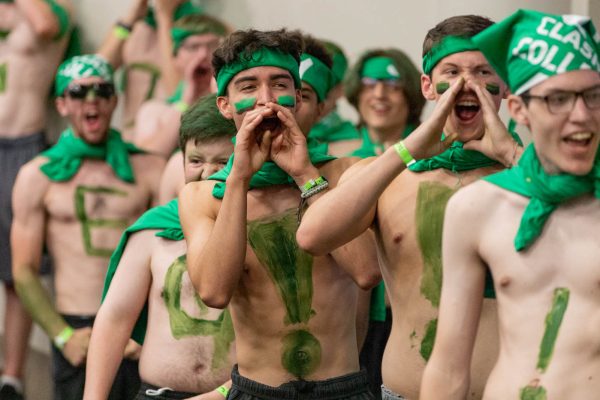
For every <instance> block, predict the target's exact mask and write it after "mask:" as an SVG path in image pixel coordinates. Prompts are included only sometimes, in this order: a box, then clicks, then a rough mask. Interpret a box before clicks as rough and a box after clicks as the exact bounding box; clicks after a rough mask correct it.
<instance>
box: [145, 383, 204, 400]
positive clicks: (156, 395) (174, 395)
mask: <svg viewBox="0 0 600 400" xmlns="http://www.w3.org/2000/svg"><path fill="white" fill-rule="evenodd" d="M198 394H199V393H189V392H178V391H176V390H170V389H168V388H159V387H158V386H154V385H151V384H149V383H146V382H142V384H141V385H140V390H139V392H138V394H137V396H136V397H135V400H180V399H189V398H190V397H194V396H198Z"/></svg>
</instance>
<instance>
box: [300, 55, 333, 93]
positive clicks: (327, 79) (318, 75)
mask: <svg viewBox="0 0 600 400" xmlns="http://www.w3.org/2000/svg"><path fill="white" fill-rule="evenodd" d="M300 60H301V61H300V79H301V80H302V81H304V82H306V83H308V84H309V85H310V86H312V88H313V90H314V91H315V93H316V94H317V98H318V99H319V103H322V102H323V101H324V100H325V99H326V98H327V93H329V90H330V89H331V87H332V81H333V74H332V72H331V70H330V69H329V68H328V67H327V65H325V64H324V63H323V62H322V61H321V60H319V59H318V58H316V57H313V56H311V55H310V54H306V53H303V54H302V55H301V56H300Z"/></svg>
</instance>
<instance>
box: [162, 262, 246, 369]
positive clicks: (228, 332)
mask: <svg viewBox="0 0 600 400" xmlns="http://www.w3.org/2000/svg"><path fill="white" fill-rule="evenodd" d="M186 270H187V263H186V256H185V254H184V255H182V256H180V257H178V258H177V259H175V261H173V263H172V264H171V265H170V266H169V268H168V270H167V273H166V275H165V284H164V287H163V291H162V297H163V299H164V301H165V305H166V307H167V312H168V314H169V325H170V327H171V333H172V335H173V337H174V338H175V339H177V340H179V339H181V338H183V337H187V336H212V337H213V338H214V352H213V360H212V365H211V368H212V369H213V370H215V369H217V368H221V367H222V366H224V365H225V363H226V362H227V357H228V355H229V349H230V347H231V343H232V342H233V340H234V339H235V336H234V332H233V324H232V322H231V315H230V314H229V311H228V310H224V311H223V312H222V313H221V315H220V316H219V318H218V319H216V320H204V319H198V318H193V317H191V316H190V315H189V314H188V313H186V312H185V310H183V309H182V308H181V287H182V279H183V274H184V273H185V272H186ZM194 300H195V302H196V304H200V305H201V306H199V309H200V315H201V316H203V315H206V314H207V312H208V307H207V306H206V305H205V304H204V303H202V300H201V299H200V297H199V296H198V294H197V293H194Z"/></svg>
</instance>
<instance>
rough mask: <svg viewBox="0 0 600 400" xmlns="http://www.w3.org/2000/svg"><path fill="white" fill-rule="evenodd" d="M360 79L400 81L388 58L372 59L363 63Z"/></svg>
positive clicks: (398, 74)
mask: <svg viewBox="0 0 600 400" xmlns="http://www.w3.org/2000/svg"><path fill="white" fill-rule="evenodd" d="M360 76H361V78H372V79H400V78H401V76H400V72H398V68H396V65H395V64H394V60H392V59H391V58H390V57H372V58H369V59H368V60H366V61H365V63H364V64H363V67H362V71H361V72H360Z"/></svg>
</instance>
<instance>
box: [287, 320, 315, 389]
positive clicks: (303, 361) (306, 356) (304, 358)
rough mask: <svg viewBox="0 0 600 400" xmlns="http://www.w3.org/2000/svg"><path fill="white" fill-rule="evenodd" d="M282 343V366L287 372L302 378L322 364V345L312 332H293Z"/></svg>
mask: <svg viewBox="0 0 600 400" xmlns="http://www.w3.org/2000/svg"><path fill="white" fill-rule="evenodd" d="M281 341H282V342H283V354H282V356H281V364H282V365H283V367H284V368H285V369H286V370H287V371H289V372H290V373H291V374H293V375H294V376H296V377H299V378H302V377H305V376H307V375H310V374H311V373H313V372H315V371H316V370H317V368H318V367H319V364H320V363H321V344H320V343H319V341H318V340H317V339H316V338H315V337H314V336H313V335H312V334H311V333H310V332H307V331H305V330H296V331H292V332H290V333H289V334H287V335H286V336H284V337H283V339H281Z"/></svg>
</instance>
